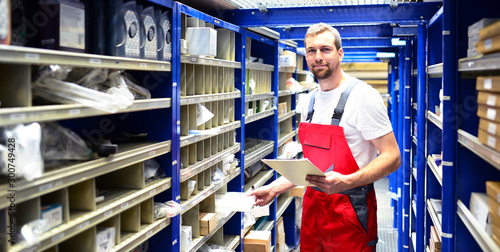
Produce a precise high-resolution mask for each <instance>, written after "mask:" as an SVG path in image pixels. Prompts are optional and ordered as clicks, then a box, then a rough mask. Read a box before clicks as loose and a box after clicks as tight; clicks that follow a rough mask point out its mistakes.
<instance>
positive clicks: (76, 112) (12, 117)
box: [0, 98, 172, 126]
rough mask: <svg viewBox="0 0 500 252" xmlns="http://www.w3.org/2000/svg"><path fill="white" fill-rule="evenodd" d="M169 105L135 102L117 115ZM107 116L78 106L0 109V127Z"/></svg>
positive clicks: (156, 101) (166, 100) (160, 101)
mask: <svg viewBox="0 0 500 252" xmlns="http://www.w3.org/2000/svg"><path fill="white" fill-rule="evenodd" d="M171 105H172V102H171V99H170V98H157V99H148V100H135V101H134V103H133V104H132V105H130V106H129V107H128V108H126V109H124V110H121V111H119V112H118V113H129V112H136V111H143V110H152V109H162V108H170V107H171ZM108 114H111V113H108V112H105V111H103V110H99V109H95V108H91V107H87V106H83V105H80V104H63V105H47V106H33V107H17V108H2V109H0V126H5V125H12V124H19V123H30V122H44V121H54V120H65V119H75V118H81V117H91V116H99V115H108Z"/></svg>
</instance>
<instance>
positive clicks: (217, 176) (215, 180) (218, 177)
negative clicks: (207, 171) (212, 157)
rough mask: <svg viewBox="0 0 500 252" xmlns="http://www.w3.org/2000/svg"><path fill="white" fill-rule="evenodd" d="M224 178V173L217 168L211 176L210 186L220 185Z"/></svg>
mask: <svg viewBox="0 0 500 252" xmlns="http://www.w3.org/2000/svg"><path fill="white" fill-rule="evenodd" d="M225 177H226V175H224V173H223V172H222V171H221V170H220V169H219V168H217V170H215V172H214V174H213V175H212V184H214V185H217V184H219V183H222V181H224V178H225Z"/></svg>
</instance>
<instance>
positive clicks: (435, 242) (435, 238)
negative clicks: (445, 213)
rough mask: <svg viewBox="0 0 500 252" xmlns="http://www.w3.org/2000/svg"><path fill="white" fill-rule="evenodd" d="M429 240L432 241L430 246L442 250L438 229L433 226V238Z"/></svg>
mask: <svg viewBox="0 0 500 252" xmlns="http://www.w3.org/2000/svg"><path fill="white" fill-rule="evenodd" d="M429 240H430V241H431V243H430V244H432V245H434V248H438V249H441V237H439V234H438V232H437V230H436V227H434V226H431V238H430V239H429Z"/></svg>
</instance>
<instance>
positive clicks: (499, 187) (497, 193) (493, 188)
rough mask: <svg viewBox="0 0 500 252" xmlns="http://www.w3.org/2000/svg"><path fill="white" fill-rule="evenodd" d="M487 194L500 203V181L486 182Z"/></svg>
mask: <svg viewBox="0 0 500 252" xmlns="http://www.w3.org/2000/svg"><path fill="white" fill-rule="evenodd" d="M486 193H487V194H488V196H490V197H491V198H493V199H496V200H497V202H499V203H500V181H486Z"/></svg>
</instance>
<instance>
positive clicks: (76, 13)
mask: <svg viewBox="0 0 500 252" xmlns="http://www.w3.org/2000/svg"><path fill="white" fill-rule="evenodd" d="M59 15H60V17H59V18H60V21H59V26H60V27H59V43H60V46H65V47H71V48H78V49H85V10H84V9H80V8H76V7H73V6H70V5H66V4H61V10H60V12H59Z"/></svg>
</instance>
